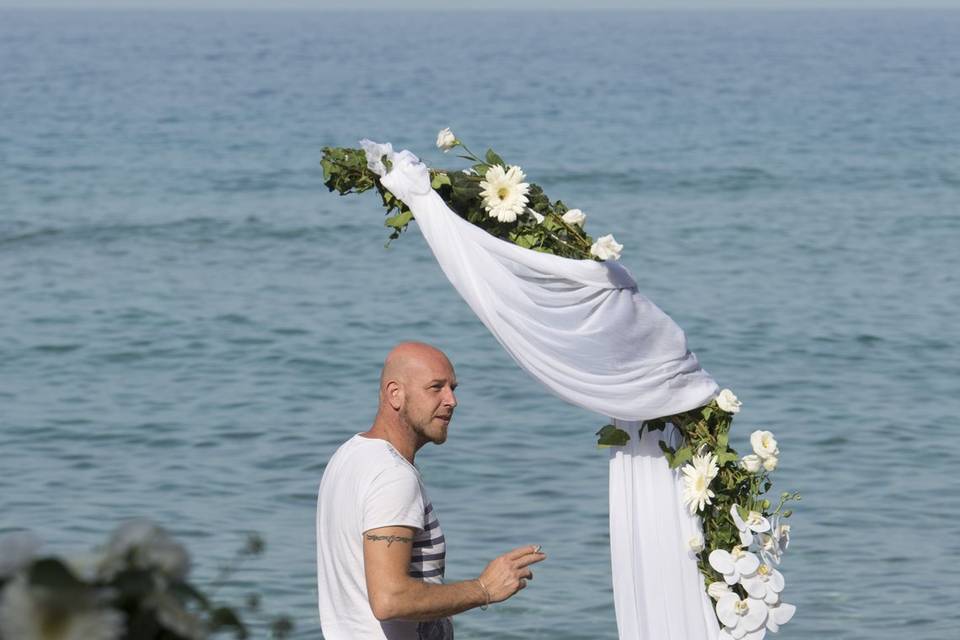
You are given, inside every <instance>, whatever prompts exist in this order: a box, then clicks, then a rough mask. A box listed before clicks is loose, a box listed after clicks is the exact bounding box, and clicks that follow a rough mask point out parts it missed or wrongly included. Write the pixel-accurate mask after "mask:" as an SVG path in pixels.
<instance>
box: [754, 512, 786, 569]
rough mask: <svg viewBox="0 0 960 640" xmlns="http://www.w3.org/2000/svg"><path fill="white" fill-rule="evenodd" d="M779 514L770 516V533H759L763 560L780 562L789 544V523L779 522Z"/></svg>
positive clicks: (774, 562)
mask: <svg viewBox="0 0 960 640" xmlns="http://www.w3.org/2000/svg"><path fill="white" fill-rule="evenodd" d="M780 519H781V518H780V516H779V515H775V516H773V517H771V518H770V533H769V534H763V533H762V534H760V556H761V557H762V558H763V560H764V562H767V563H773V564H780V560H781V557H782V556H783V552H784V551H786V550H787V547H789V546H790V525H788V524H781V523H780Z"/></svg>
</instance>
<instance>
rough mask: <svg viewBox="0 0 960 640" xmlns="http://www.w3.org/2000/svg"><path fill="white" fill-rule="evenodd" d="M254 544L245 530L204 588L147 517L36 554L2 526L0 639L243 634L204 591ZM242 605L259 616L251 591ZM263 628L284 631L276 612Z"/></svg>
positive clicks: (235, 617) (260, 544) (27, 538)
mask: <svg viewBox="0 0 960 640" xmlns="http://www.w3.org/2000/svg"><path fill="white" fill-rule="evenodd" d="M264 546H265V545H264V541H263V539H262V538H261V537H260V536H258V535H256V534H251V535H250V536H248V538H247V540H246V543H245V544H244V546H243V547H242V548H241V549H240V550H238V552H237V553H236V555H235V556H234V557H233V558H232V560H231V561H230V562H229V563H227V564H226V565H225V566H224V567H222V568H221V570H220V573H219V574H218V576H217V578H216V579H215V580H214V582H213V583H212V584H210V585H209V586H208V587H207V593H206V594H205V593H203V592H202V591H201V590H200V589H198V588H197V587H195V586H194V585H192V584H191V583H190V582H188V580H187V575H188V574H189V572H190V556H189V554H188V553H187V550H186V548H184V547H183V545H181V544H180V543H178V542H177V541H176V540H174V539H173V538H172V537H171V536H170V535H169V534H168V533H167V532H166V531H165V530H164V529H163V528H162V527H160V526H158V525H156V524H154V523H152V522H150V521H148V520H132V521H129V522H126V523H124V524H122V525H120V526H119V527H118V528H117V529H116V531H114V532H113V534H112V535H111V537H110V540H109V541H108V542H107V544H106V546H105V547H103V548H102V549H99V550H97V551H95V552H94V553H90V554H85V555H78V556H65V557H59V556H51V555H45V554H42V553H40V552H39V550H40V547H41V543H40V541H39V540H38V539H37V538H36V537H35V536H33V535H32V534H30V533H25V532H14V533H8V534H6V535H3V536H0V640H200V639H202V638H209V637H212V636H219V635H222V634H231V635H233V637H236V638H247V637H249V631H248V628H247V625H246V624H244V622H243V621H242V620H241V617H240V614H239V613H238V610H237V609H235V608H233V607H229V606H226V605H222V604H219V603H217V602H215V601H214V600H213V596H214V594H215V592H216V591H217V589H219V588H220V587H221V586H222V585H223V584H224V582H225V580H226V579H227V578H228V577H229V576H230V575H232V574H233V573H234V571H236V569H237V567H238V566H239V564H240V563H241V562H243V561H244V560H246V559H247V558H250V557H253V556H257V555H259V554H261V553H263V550H264ZM245 604H246V606H245V607H244V609H245V610H246V611H245V613H247V614H249V615H252V616H253V617H256V618H261V617H262V614H261V613H260V611H259V605H260V597H259V595H258V594H251V595H250V596H248V597H247V600H246V603H245ZM269 626H270V629H271V634H272V635H271V637H272V638H274V639H277V640H280V639H282V638H286V637H288V635H289V634H290V632H291V631H292V629H293V623H292V622H291V621H290V620H289V619H288V618H286V617H283V616H279V617H276V618H274V619H273V620H272V621H271V622H270V625H269Z"/></svg>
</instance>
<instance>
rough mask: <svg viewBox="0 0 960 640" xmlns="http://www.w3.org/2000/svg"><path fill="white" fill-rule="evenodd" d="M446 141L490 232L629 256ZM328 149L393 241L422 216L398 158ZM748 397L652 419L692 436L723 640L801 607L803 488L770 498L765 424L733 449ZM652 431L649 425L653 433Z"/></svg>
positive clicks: (676, 462)
mask: <svg viewBox="0 0 960 640" xmlns="http://www.w3.org/2000/svg"><path fill="white" fill-rule="evenodd" d="M436 145H437V148H439V149H441V150H442V151H444V152H445V153H446V152H448V151H450V150H452V149H456V148H459V149H461V150H462V152H463V153H462V154H461V155H460V156H459V157H461V158H463V159H465V160H469V161H470V162H472V163H473V164H472V166H471V167H470V168H468V169H466V170H462V171H449V170H436V169H431V170H430V177H431V186H432V187H433V189H434V190H435V191H436V192H437V193H438V194H439V195H440V197H441V198H443V201H444V202H445V203H446V204H447V206H448V207H449V208H450V209H451V210H452V211H454V212H455V213H456V214H457V215H459V216H460V217H462V218H464V219H465V220H467V221H469V222H471V223H473V224H475V225H476V226H478V227H480V228H482V229H484V230H486V231H487V232H489V233H490V234H492V235H494V236H496V237H498V238H501V239H503V240H507V241H509V242H512V243H514V244H516V245H518V246H521V247H525V248H527V249H532V250H534V251H541V252H544V253H551V254H554V255H558V256H562V257H565V258H573V259H593V260H619V259H620V255H621V253H622V251H623V245H621V244H619V243H618V242H617V241H616V240H615V239H614V237H613V236H612V235H605V236H603V237H601V238H599V239H597V240H596V241H594V240H593V239H592V238H591V237H590V236H589V235H588V234H587V233H586V231H584V228H583V227H584V224H585V222H586V215H585V214H584V213H583V212H582V211H581V210H579V209H570V208H568V207H567V206H566V205H565V204H564V203H563V202H562V201H560V200H557V201H555V202H551V201H550V199H549V198H548V197H547V196H546V194H545V193H544V192H543V189H542V188H540V186H538V185H536V184H533V183H527V182H524V179H525V178H526V175H525V174H524V173H523V171H522V169H521V168H520V167H519V166H516V165H507V164H506V163H505V162H504V161H503V159H502V158H501V157H500V156H499V155H497V153H496V152H494V151H493V150H492V149H488V150H487V152H486V154H485V155H484V157H483V158H480V157H478V156H477V155H476V154H474V153H473V152H472V151H470V150H469V149H468V148H467V147H466V145H464V143H463V142H462V141H461V140H459V139H458V138H457V137H456V136H455V135H454V134H453V132H451V131H450V129H443V130H441V131H440V132H439V133H438V134H437V142H436ZM373 149H374V147H373V146H371V147H370V148H369V149H368V150H367V151H364V150H363V149H349V148H331V147H327V148H324V149H323V158H322V160H321V162H320V164H321V165H322V167H323V179H324V184H326V185H327V187H328V188H329V189H330V191H337V192H338V193H340V195H345V194H347V193H359V192H363V191H367V190H369V189H376V190H377V191H378V192H379V194H380V197H381V199H382V201H383V205H384V207H386V209H387V215H388V217H387V219H386V221H385V225H386V226H387V227H390V228H391V229H392V233H391V235H390V240H394V239H396V238H397V237H399V236H400V234H401V233H402V232H403V231H404V230H405V229H406V227H407V225H408V224H409V222H410V220H412V219H413V214H412V212H411V211H410V210H409V209H408V208H407V207H406V205H405V204H404V203H403V202H401V201H400V200H398V199H397V198H396V197H394V195H393V194H392V193H390V191H388V190H387V189H386V188H384V187H383V186H382V185H381V184H380V182H379V180H378V175H377V173H375V172H374V171H373V170H372V167H374V166H379V165H381V164H382V165H384V168H385V169H387V170H389V169H390V167H389V158H388V157H387V156H386V155H379V157H378V154H380V153H381V151H382V150H383V149H382V148H380V147H376V148H375V149H376V150H373ZM387 244H389V240H388V243H387ZM740 406H741V403H740V401H739V400H738V399H737V397H736V396H735V395H734V394H733V393H732V392H731V391H730V390H729V389H724V390H723V391H721V392H720V393H719V395H717V397H716V398H715V399H713V400H712V401H710V403H709V404H707V405H705V406H703V407H699V408H697V409H693V410H691V411H685V412H683V413H679V414H676V415H672V416H663V417H661V418H658V419H656V420H649V421H647V422H646V423H644V429H645V430H646V431H649V432H652V431H663V430H664V429H665V428H666V426H667V424H672V425H673V426H674V427H675V428H676V429H677V430H678V431H679V433H680V435H681V436H682V444H681V446H680V447H679V448H676V449H675V448H673V447H670V446H669V445H667V443H665V442H663V441H661V442H660V447H661V449H662V450H663V452H664V455H665V457H666V459H667V462H668V463H669V465H670V468H671V469H676V468H678V467H681V465H682V468H681V469H680V473H681V479H682V482H683V493H682V500H683V503H684V506H685V507H686V508H687V510H688V511H689V513H690V514H691V515H697V514H699V517H700V524H701V531H702V535H699V534H698V535H696V536H694V537H693V538H692V539H691V540H689V541H687V544H688V545H689V548H690V550H691V551H692V552H693V553H695V554H696V556H697V560H698V566H699V568H700V572H701V573H702V574H703V576H704V579H705V583H706V584H707V585H708V587H707V593H709V595H710V597H711V598H713V599H714V600H716V605H715V612H716V615H717V619H718V620H719V621H720V624H721V631H720V640H732V639H734V638H736V639H738V640H739V639H742V638H746V639H747V640H762V638H763V637H764V636H765V635H766V632H767V631H768V630H769V631H774V632H776V631H778V630H779V628H780V626H781V625H783V624H785V623H787V622H788V621H789V620H790V619H791V618H792V617H793V614H794V612H795V611H796V607H795V606H794V605H792V604H787V603H785V602H782V601H781V598H780V595H781V593H782V592H783V588H784V578H783V575H782V574H781V573H780V571H779V570H777V569H776V568H775V567H776V566H779V564H780V562H781V559H782V557H783V554H784V552H785V551H786V549H787V547H788V545H789V543H790V525H789V524H786V523H785V522H784V521H785V520H786V519H787V518H789V517H790V515H791V514H792V511H791V510H789V509H784V507H785V505H786V504H787V503H788V502H790V501H793V500H800V494H798V493H782V494H781V495H780V498H779V501H778V503H777V505H776V508H772V507H773V505H772V503H771V501H770V500H769V499H768V498H767V497H765V496H766V494H767V492H768V491H769V490H770V488H771V487H772V486H773V483H772V481H771V479H770V474H771V473H772V472H773V471H774V469H776V467H777V464H778V463H779V459H780V449H779V448H778V446H777V441H776V439H775V438H774V437H773V434H772V433H770V432H769V431H763V430H757V431H754V432H753V433H752V434H751V436H750V444H751V446H752V448H753V453H751V454H749V455H746V456H744V457H742V458H741V457H740V456H739V454H738V453H737V452H736V451H735V450H733V449H731V448H730V444H729V443H730V426H731V422H732V420H733V416H734V414H736V413H738V412H739V411H740ZM642 434H643V430H641V432H640V436H641V437H642ZM597 435H598V436H599V440H598V442H597V444H598V445H599V446H601V447H610V446H623V445H625V444H626V443H627V442H628V441H629V439H630V436H629V434H627V433H626V432H625V431H623V430H622V429H619V428H617V427H616V426H614V425H606V426H604V427H603V428H601V429H600V430H599V431H598V432H597Z"/></svg>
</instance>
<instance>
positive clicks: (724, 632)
mask: <svg viewBox="0 0 960 640" xmlns="http://www.w3.org/2000/svg"><path fill="white" fill-rule="evenodd" d="M717 640H733V635H732V634H731V633H730V630H729V629H727V628H726V627H724V628H723V629H720V635H718V636H717Z"/></svg>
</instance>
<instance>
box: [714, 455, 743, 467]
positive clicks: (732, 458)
mask: <svg viewBox="0 0 960 640" xmlns="http://www.w3.org/2000/svg"><path fill="white" fill-rule="evenodd" d="M739 457H740V456H739V455H737V452H736V451H724V452H723V453H721V454H720V455H718V456H717V464H718V465H720V466H721V467H722V466H723V465H725V464H727V463H728V462H736V461H737V459H738V458H739Z"/></svg>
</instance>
